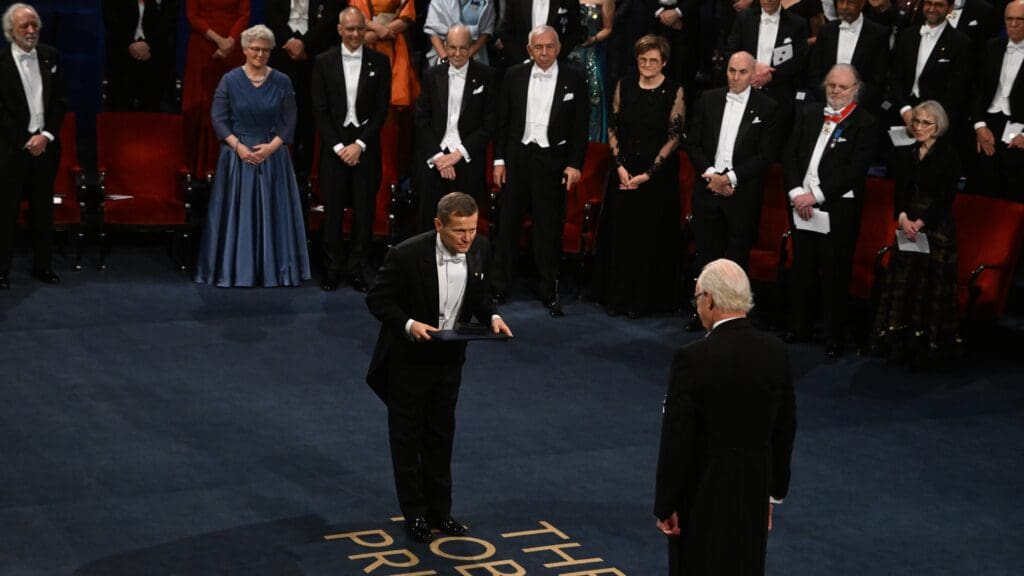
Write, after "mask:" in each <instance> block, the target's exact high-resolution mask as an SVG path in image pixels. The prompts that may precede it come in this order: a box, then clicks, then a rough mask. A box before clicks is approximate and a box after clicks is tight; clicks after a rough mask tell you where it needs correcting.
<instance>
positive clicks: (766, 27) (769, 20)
mask: <svg viewBox="0 0 1024 576" xmlns="http://www.w3.org/2000/svg"><path fill="white" fill-rule="evenodd" d="M780 12H781V10H776V11H775V14H768V13H767V12H761V27H760V28H759V29H758V32H757V61H758V62H760V63H761V64H767V65H768V66H771V65H772V51H773V50H775V40H776V39H777V38H778V35H779V13H780Z"/></svg>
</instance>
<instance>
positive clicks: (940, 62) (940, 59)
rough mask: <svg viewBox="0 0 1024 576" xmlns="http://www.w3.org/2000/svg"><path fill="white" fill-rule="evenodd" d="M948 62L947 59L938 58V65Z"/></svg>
mask: <svg viewBox="0 0 1024 576" xmlns="http://www.w3.org/2000/svg"><path fill="white" fill-rule="evenodd" d="M948 62H949V58H939V64H946V63H948Z"/></svg>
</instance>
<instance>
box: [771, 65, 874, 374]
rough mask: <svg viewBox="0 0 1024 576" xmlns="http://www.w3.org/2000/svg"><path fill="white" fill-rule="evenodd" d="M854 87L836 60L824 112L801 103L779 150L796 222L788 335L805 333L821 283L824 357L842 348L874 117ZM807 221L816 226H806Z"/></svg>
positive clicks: (850, 73)
mask: <svg viewBox="0 0 1024 576" xmlns="http://www.w3.org/2000/svg"><path fill="white" fill-rule="evenodd" d="M859 90H860V82H859V81H858V79H857V72H856V70H855V69H854V68H853V67H852V66H850V65H848V64H837V65H835V66H834V67H833V68H832V70H831V71H830V72H829V73H828V76H826V77H825V98H826V100H827V102H828V104H827V105H826V106H825V109H824V114H823V113H822V110H821V109H820V108H818V107H816V106H806V107H804V108H803V109H802V110H801V111H800V112H799V113H798V114H797V115H796V123H795V125H794V126H793V135H792V136H791V137H790V140H789V144H788V146H787V149H786V152H785V155H784V158H783V179H784V186H785V188H786V189H787V190H789V199H790V202H791V203H792V204H793V212H794V222H795V224H796V230H795V231H794V233H793V272H792V293H791V297H790V308H791V314H792V316H791V318H790V332H789V333H788V334H787V335H786V339H787V340H788V341H791V342H792V341H798V340H808V339H810V337H811V325H812V320H813V314H814V311H815V310H817V309H818V305H817V304H818V302H819V299H818V290H817V288H818V286H819V284H820V287H821V296H822V299H823V300H824V303H823V306H822V310H823V320H824V322H823V323H824V329H825V355H826V356H828V357H829V358H835V357H837V356H839V355H841V354H842V352H843V345H844V344H845V342H846V326H847V313H848V311H847V308H848V304H849V287H850V276H851V274H852V272H853V253H854V249H855V248H856V243H857V234H858V232H859V230H860V217H861V213H862V212H863V208H864V188H865V185H866V180H867V172H868V167H869V166H870V162H871V159H872V158H873V157H874V145H875V142H876V140H877V138H876V136H877V133H876V132H875V130H876V128H875V120H874V118H873V117H872V116H871V114H869V113H868V112H867V111H865V110H864V109H863V108H861V107H860V106H858V105H857V93H858V92H859ZM819 213H823V214H819ZM812 219H813V222H812ZM825 222H827V223H828V226H827V228H826V227H825V226H824V224H825ZM811 224H819V226H816V227H814V228H808V226H810V225H811Z"/></svg>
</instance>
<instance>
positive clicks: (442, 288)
mask: <svg viewBox="0 0 1024 576" xmlns="http://www.w3.org/2000/svg"><path fill="white" fill-rule="evenodd" d="M435 243H436V244H435V246H436V248H435V249H436V253H435V255H434V256H435V261H436V262H437V325H436V326H437V329H438V330H452V329H454V328H455V322H456V320H458V318H459V310H461V309H462V297H463V296H464V295H465V293H466V277H467V276H468V272H469V268H468V267H467V265H466V255H465V254H453V253H451V252H449V251H448V248H447V247H445V245H444V242H442V241H441V236H440V235H438V236H437V237H436V240H435ZM496 316H497V315H495V316H492V318H494V317H496ZM413 322H415V320H413V319H412V318H409V319H408V320H407V321H406V322H405V333H406V335H408V336H412V324H413Z"/></svg>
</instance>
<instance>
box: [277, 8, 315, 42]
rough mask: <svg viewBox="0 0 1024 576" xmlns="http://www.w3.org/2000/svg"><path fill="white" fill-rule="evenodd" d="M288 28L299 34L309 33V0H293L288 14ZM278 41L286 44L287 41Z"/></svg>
mask: <svg viewBox="0 0 1024 576" xmlns="http://www.w3.org/2000/svg"><path fill="white" fill-rule="evenodd" d="M288 27H289V28H291V29H292V31H293V32H298V33H299V34H305V33H306V32H307V31H309V0H292V7H291V10H290V11H289V12H288ZM277 41H278V42H280V43H281V44H284V43H285V42H286V41H287V40H286V39H284V38H278V40H277Z"/></svg>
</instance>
